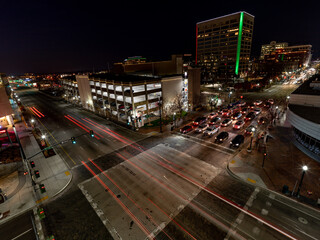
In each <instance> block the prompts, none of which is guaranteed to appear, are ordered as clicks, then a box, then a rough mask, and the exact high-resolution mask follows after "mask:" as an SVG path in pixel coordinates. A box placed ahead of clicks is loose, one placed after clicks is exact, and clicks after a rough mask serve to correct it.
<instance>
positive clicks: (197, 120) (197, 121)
mask: <svg viewBox="0 0 320 240" xmlns="http://www.w3.org/2000/svg"><path fill="white" fill-rule="evenodd" d="M206 120H207V118H206V117H198V118H196V119H195V120H194V121H193V125H200V124H202V123H205V122H206Z"/></svg>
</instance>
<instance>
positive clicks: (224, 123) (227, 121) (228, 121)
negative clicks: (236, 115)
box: [221, 118, 232, 127]
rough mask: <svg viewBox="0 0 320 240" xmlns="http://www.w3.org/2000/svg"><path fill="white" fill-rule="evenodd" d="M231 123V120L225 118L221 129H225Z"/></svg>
mask: <svg viewBox="0 0 320 240" xmlns="http://www.w3.org/2000/svg"><path fill="white" fill-rule="evenodd" d="M231 123H232V119H231V118H226V119H225V120H223V121H222V123H221V126H222V127H227V126H229V125H230V124H231Z"/></svg>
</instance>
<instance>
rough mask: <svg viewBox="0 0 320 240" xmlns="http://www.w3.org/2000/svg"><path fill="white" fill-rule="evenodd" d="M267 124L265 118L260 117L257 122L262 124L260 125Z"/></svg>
mask: <svg viewBox="0 0 320 240" xmlns="http://www.w3.org/2000/svg"><path fill="white" fill-rule="evenodd" d="M267 122H268V118H265V117H261V118H259V120H258V124H262V125H263V124H265V123H267Z"/></svg>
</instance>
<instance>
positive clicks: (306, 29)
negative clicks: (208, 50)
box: [0, 0, 320, 74]
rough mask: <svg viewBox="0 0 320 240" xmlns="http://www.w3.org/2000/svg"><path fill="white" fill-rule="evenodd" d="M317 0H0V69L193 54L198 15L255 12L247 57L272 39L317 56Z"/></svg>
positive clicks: (57, 68)
mask: <svg viewBox="0 0 320 240" xmlns="http://www.w3.org/2000/svg"><path fill="white" fill-rule="evenodd" d="M319 2H320V1H300V3H299V4H295V3H294V1H280V0H278V1H228V0H224V1H222V0H220V1H213V0H211V1H199V0H198V1H174V0H171V1H108V0H105V1H95V0H88V1H84V2H81V1H68V0H65V1H59V0H58V1H56V0H51V1H46V0H39V1H32V0H31V1H4V0H2V1H1V12H0V31H1V35H0V36H1V37H0V72H5V73H7V74H21V73H25V72H37V73H48V72H49V73H50V72H70V71H82V70H93V69H95V70H99V69H107V66H108V63H109V65H110V67H111V66H112V63H113V62H119V61H122V60H123V59H125V58H127V57H128V56H135V55H139V56H144V57H147V59H148V60H166V59H170V57H171V54H175V53H192V54H195V29H196V27H195V26H196V23H197V22H199V21H203V20H207V19H211V18H215V17H219V16H222V15H225V14H230V13H233V12H238V11H246V12H248V13H250V14H252V15H254V16H255V23H254V31H253V32H254V34H253V43H252V51H251V56H252V57H255V56H259V53H260V48H261V44H266V43H269V42H270V41H272V40H275V41H278V42H281V41H285V42H288V43H289V45H294V44H311V45H312V48H313V57H314V58H317V57H320V17H319V16H320V14H319V13H320V8H319V7H320V3H319Z"/></svg>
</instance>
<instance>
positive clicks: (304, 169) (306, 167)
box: [297, 165, 308, 197]
mask: <svg viewBox="0 0 320 240" xmlns="http://www.w3.org/2000/svg"><path fill="white" fill-rule="evenodd" d="M302 170H303V171H302V175H301V179H300V183H299V187H298V191H297V197H299V193H300V188H301V185H302V180H303V177H304V174H305V173H306V171H307V170H308V166H306V165H304V166H303V167H302Z"/></svg>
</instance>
